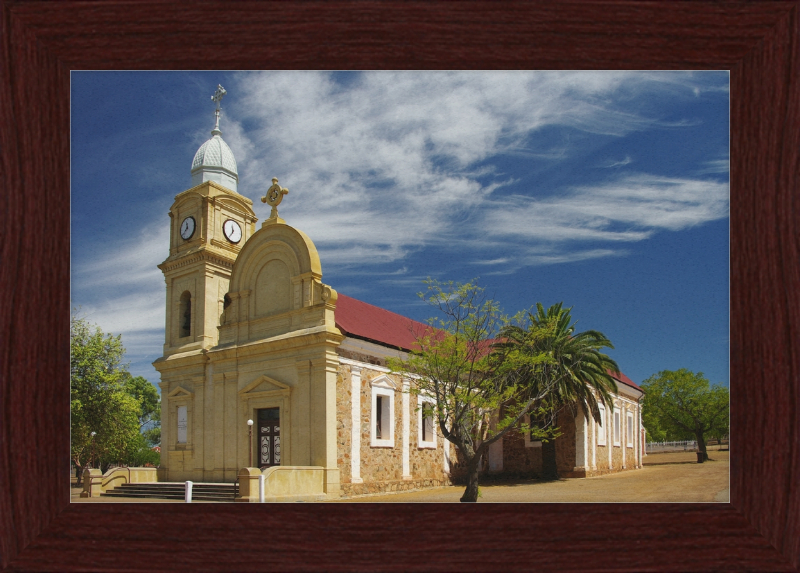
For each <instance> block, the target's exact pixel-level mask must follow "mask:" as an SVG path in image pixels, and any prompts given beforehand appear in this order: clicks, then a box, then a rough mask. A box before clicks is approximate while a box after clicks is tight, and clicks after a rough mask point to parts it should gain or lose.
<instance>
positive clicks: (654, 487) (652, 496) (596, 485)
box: [71, 449, 730, 503]
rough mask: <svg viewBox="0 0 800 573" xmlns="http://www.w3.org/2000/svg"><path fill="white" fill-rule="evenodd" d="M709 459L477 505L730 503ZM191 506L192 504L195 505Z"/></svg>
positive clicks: (511, 488)
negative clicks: (703, 461)
mask: <svg viewBox="0 0 800 573" xmlns="http://www.w3.org/2000/svg"><path fill="white" fill-rule="evenodd" d="M708 454H709V457H710V458H711V460H710V461H708V462H705V463H702V464H698V463H697V454H695V453H694V452H673V453H659V454H650V455H648V456H646V457H645V458H644V467H643V468H642V469H640V470H630V471H625V472H620V473H616V474H609V475H605V476H599V477H594V478H588V479H564V480H558V481H549V482H547V481H538V480H519V481H508V482H496V483H485V484H484V485H481V488H480V489H481V497H480V498H479V499H478V501H479V502H480V503H587V502H588V503H637V502H662V503H697V502H722V503H727V502H729V501H730V485H729V469H730V452H729V451H716V450H712V449H709V452H708ZM80 491H81V489H80V487H76V484H75V483H74V479H73V484H72V488H71V493H72V498H71V501H73V502H77V503H86V502H88V503H183V501H178V500H175V501H172V500H156V499H148V500H140V499H121V498H91V499H86V498H83V499H81V498H80V497H79V494H80ZM463 493H464V488H463V486H448V487H441V488H435V489H428V490H422V491H413V492H403V493H395V494H378V495H369V496H361V497H355V498H349V499H342V500H337V502H338V503H458V500H459V498H460V497H461V495H462V494H463ZM195 503H197V502H195Z"/></svg>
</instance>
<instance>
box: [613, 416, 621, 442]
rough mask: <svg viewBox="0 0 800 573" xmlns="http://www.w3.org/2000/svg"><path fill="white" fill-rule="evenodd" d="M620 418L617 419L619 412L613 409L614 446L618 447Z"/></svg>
mask: <svg viewBox="0 0 800 573" xmlns="http://www.w3.org/2000/svg"><path fill="white" fill-rule="evenodd" d="M619 426H620V418H619V410H618V409H617V408H614V445H615V446H618V445H619V438H620V436H619V434H620V427H619Z"/></svg>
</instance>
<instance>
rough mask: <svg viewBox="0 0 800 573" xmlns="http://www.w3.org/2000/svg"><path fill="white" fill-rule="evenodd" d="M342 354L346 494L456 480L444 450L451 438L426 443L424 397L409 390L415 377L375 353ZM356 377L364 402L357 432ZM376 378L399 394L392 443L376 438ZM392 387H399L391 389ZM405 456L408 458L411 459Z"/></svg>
mask: <svg viewBox="0 0 800 573" xmlns="http://www.w3.org/2000/svg"><path fill="white" fill-rule="evenodd" d="M340 358H342V359H344V360H343V361H342V362H343V363H342V364H341V365H340V366H339V371H338V375H337V379H336V428H337V435H336V446H337V464H338V467H339V478H340V483H341V493H342V495H343V496H352V495H361V494H369V493H384V492H394V491H407V490H412V489H418V488H423V487H436V486H443V485H448V484H450V478H449V474H448V472H447V471H446V466H445V464H446V460H445V453H444V446H445V445H446V446H448V447H449V443H448V442H446V441H445V440H443V439H442V437H441V435H437V439H436V446H435V447H431V446H427V447H420V444H419V440H418V432H419V423H418V419H419V415H418V410H417V402H418V399H417V396H415V395H414V394H413V393H411V392H409V391H408V388H409V387H410V383H411V382H410V381H409V380H403V378H402V377H401V376H399V375H397V374H392V373H390V372H389V371H388V368H386V366H385V363H384V362H383V361H382V360H379V359H376V358H375V357H372V356H367V355H360V354H355V353H347V352H344V351H342V352H340ZM354 378H355V380H356V384H357V388H358V396H357V397H356V398H357V399H358V401H359V402H360V404H359V408H358V415H357V422H356V423H357V424H358V427H357V432H354V431H353V423H354V415H353V400H354V395H353V389H354V386H353V381H354ZM375 381H378V382H379V383H380V386H381V388H387V389H386V390H385V393H386V394H390V395H392V396H393V400H392V406H393V408H392V424H393V440H392V442H391V445H388V446H385V445H382V446H375V445H373V443H372V434H373V432H372V430H373V428H372V426H373V425H374V424H375V423H376V420H375V412H373V404H374V401H373V383H374V382H375ZM404 384H405V385H404ZM391 387H393V389H388V388H391ZM404 428H406V429H405V430H404ZM437 433H438V432H437ZM354 436H358V441H359V443H358V448H357V455H358V458H359V463H358V464H357V465H358V473H359V475H358V476H357V477H358V478H360V480H359V479H356V480H354V479H353V477H354V476H353V456H354V449H353V437H354ZM404 457H405V458H406V459H407V462H405V463H404ZM404 470H406V471H407V473H404Z"/></svg>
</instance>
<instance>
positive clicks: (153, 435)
mask: <svg viewBox="0 0 800 573" xmlns="http://www.w3.org/2000/svg"><path fill="white" fill-rule="evenodd" d="M142 435H143V436H144V439H145V440H146V441H147V443H148V444H150V447H154V446H160V445H161V401H159V403H158V408H156V411H155V412H154V413H153V417H152V418H150V427H149V428H147V429H146V430H145V431H143V432H142Z"/></svg>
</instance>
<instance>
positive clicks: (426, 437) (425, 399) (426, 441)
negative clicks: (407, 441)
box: [417, 394, 436, 449]
mask: <svg viewBox="0 0 800 573" xmlns="http://www.w3.org/2000/svg"><path fill="white" fill-rule="evenodd" d="M435 406H436V400H434V399H433V398H432V397H430V396H423V395H422V394H420V395H419V396H417V444H418V447H419V448H434V449H435V448H436V424H435V418H436V415H435V412H434V408H435Z"/></svg>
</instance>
